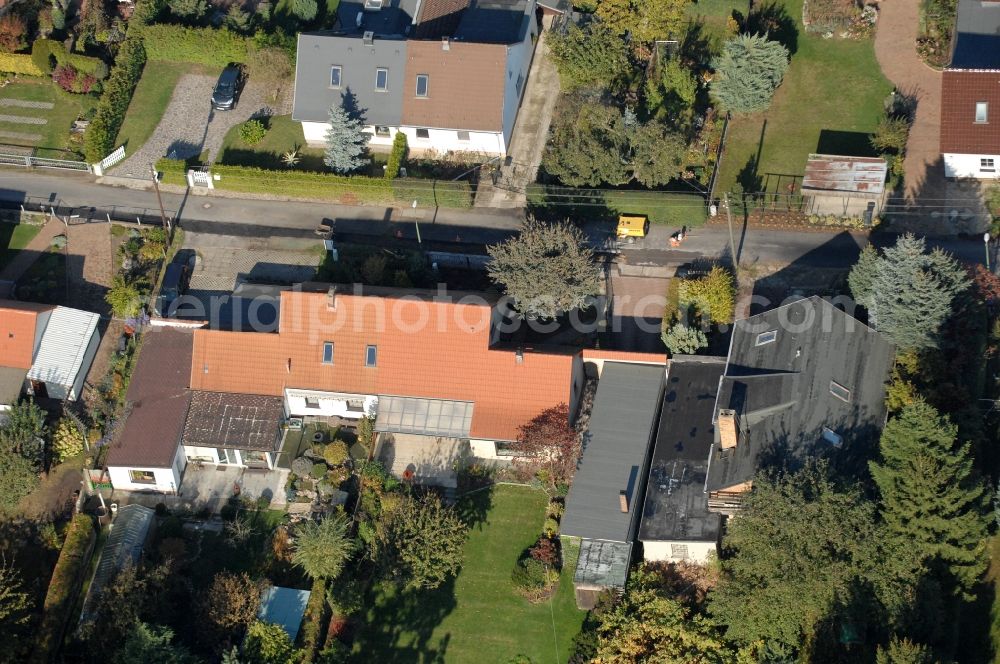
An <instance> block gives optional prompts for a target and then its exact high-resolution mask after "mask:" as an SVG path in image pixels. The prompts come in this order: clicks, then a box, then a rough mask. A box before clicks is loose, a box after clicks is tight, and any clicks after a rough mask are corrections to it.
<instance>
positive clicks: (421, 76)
mask: <svg viewBox="0 0 1000 664" xmlns="http://www.w3.org/2000/svg"><path fill="white" fill-rule="evenodd" d="M420 79H424V94H420ZM414 92H415V93H416V95H417V99H427V97H429V96H430V94H431V77H430V76H428V75H427V74H417V85H416V90H414Z"/></svg>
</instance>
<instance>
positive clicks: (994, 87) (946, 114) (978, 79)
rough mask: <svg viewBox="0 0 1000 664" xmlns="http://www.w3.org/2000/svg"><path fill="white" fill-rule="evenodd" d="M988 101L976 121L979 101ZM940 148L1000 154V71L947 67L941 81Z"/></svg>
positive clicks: (950, 151) (946, 151)
mask: <svg viewBox="0 0 1000 664" xmlns="http://www.w3.org/2000/svg"><path fill="white" fill-rule="evenodd" d="M978 101H985V102H986V103H988V104H989V109H988V111H989V116H988V121H987V122H985V123H976V121H975V119H976V102H978ZM941 152H943V153H955V154H1000V71H963V70H954V69H948V70H945V72H944V77H943V79H942V83H941Z"/></svg>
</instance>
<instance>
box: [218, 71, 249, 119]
mask: <svg viewBox="0 0 1000 664" xmlns="http://www.w3.org/2000/svg"><path fill="white" fill-rule="evenodd" d="M242 88H243V69H242V68H241V67H240V66H239V65H229V66H228V67H226V68H225V69H223V70H222V73H221V74H220V75H219V82H218V83H216V84H215V91H214V92H212V108H214V109H215V110H217V111H231V110H232V109H234V108H236V100H237V99H238V98H239V96H240V91H241V90H242Z"/></svg>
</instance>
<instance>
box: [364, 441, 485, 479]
mask: <svg viewBox="0 0 1000 664" xmlns="http://www.w3.org/2000/svg"><path fill="white" fill-rule="evenodd" d="M375 456H376V457H377V458H378V459H379V460H380V461H381V462H382V463H383V465H385V467H386V468H387V469H389V472H391V473H392V474H393V475H395V476H396V477H404V476H407V475H409V476H410V477H412V479H413V481H414V482H415V483H417V484H428V485H432V486H440V487H444V488H451V489H454V488H456V487H457V486H458V475H457V473H456V472H455V469H456V468H457V467H460V466H461V465H463V464H465V463H468V462H469V460H470V459H471V458H472V450H471V448H470V447H469V441H467V440H459V439H457V438H439V437H435V436H419V435H415V434H405V433H381V434H379V437H378V443H377V444H376V453H375Z"/></svg>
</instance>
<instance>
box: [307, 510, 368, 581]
mask: <svg viewBox="0 0 1000 664" xmlns="http://www.w3.org/2000/svg"><path fill="white" fill-rule="evenodd" d="M350 527H351V521H350V519H349V518H348V517H346V516H345V515H343V514H332V515H330V516H328V517H326V518H325V519H323V520H322V521H319V522H316V521H312V520H308V521H303V522H302V523H300V524H299V525H298V527H296V529H295V544H294V548H293V553H292V562H293V563H295V564H296V565H298V566H299V567H301V568H302V571H304V572H305V573H306V574H308V575H309V576H310V577H311V578H313V579H329V580H330V581H332V580H334V579H336V578H337V577H338V576H339V575H340V572H341V570H342V569H343V568H344V565H345V564H346V563H347V561H348V560H350V558H351V556H352V555H353V554H354V552H355V550H356V549H357V545H356V543H355V542H354V540H353V539H351V537H350V536H349V534H348V533H349V530H350Z"/></svg>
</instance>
